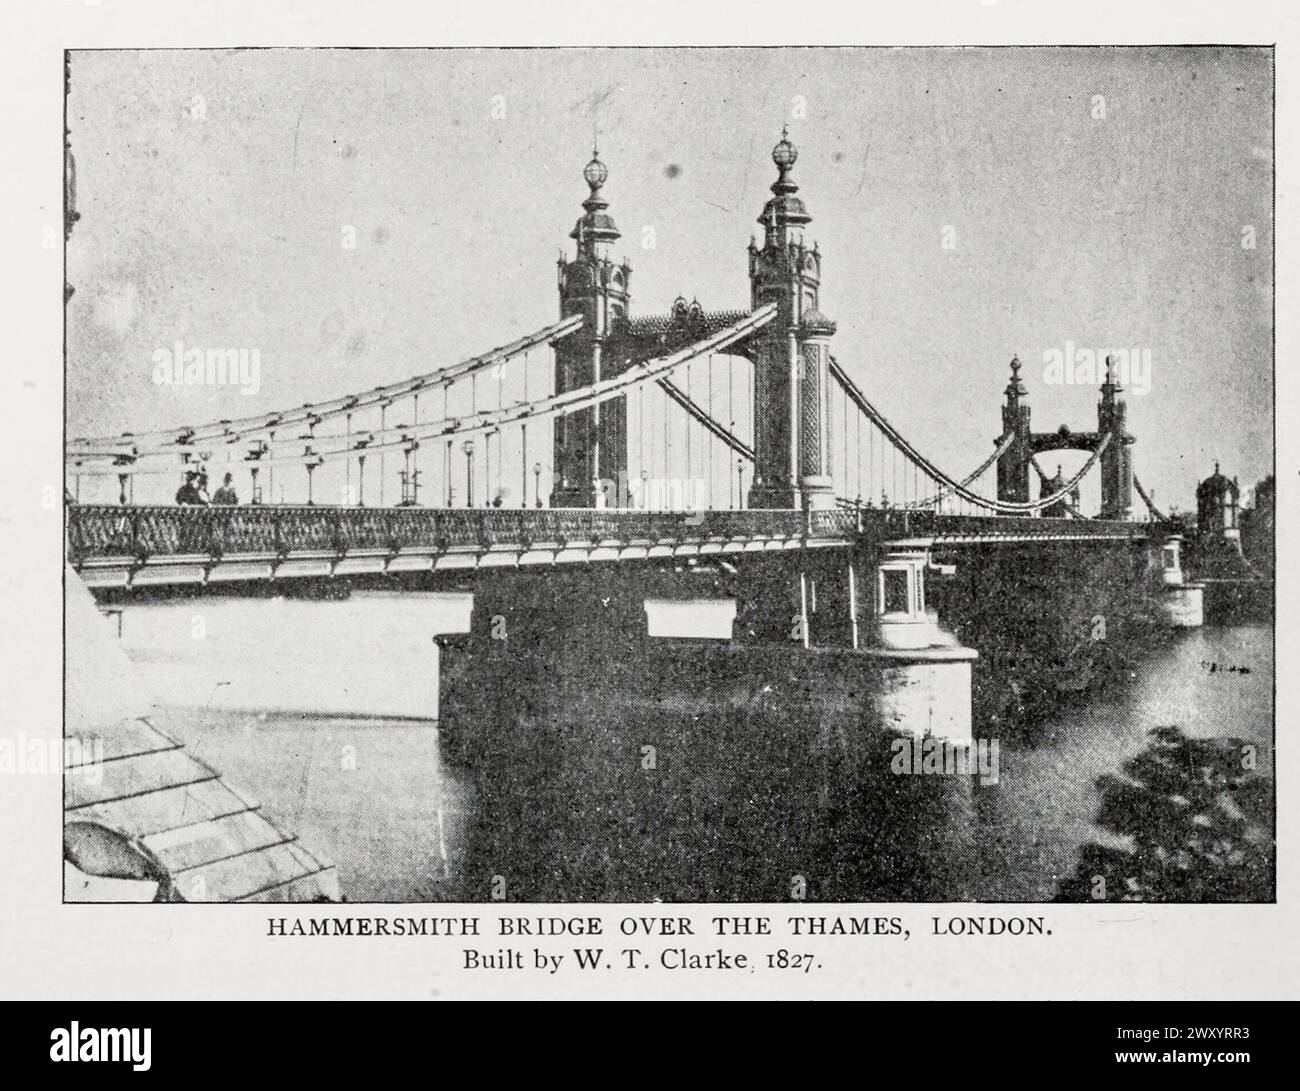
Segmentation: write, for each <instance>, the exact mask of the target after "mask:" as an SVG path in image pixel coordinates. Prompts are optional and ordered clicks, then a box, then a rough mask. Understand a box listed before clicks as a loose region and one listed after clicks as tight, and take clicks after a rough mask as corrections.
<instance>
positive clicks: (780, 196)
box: [758, 127, 812, 227]
mask: <svg viewBox="0 0 1300 1091" xmlns="http://www.w3.org/2000/svg"><path fill="white" fill-rule="evenodd" d="M798 158H799V149H798V148H796V147H795V146H794V144H793V143H792V142H791V140H790V134H789V129H788V128H785V127H783V128H782V129H781V139H780V141H779V142H778V143H777V145H776V147H775V148H773V149H772V162H773V163H775V164H776V169H777V176H776V181H775V182H773V183H772V194H773V196H772V197H771V198H770V199H769V200H768V202H767V204H765V205H764V206H763V214H762V215H761V216H759V218H758V222H759V223H761V224H763V225H764V226H765V227H792V226H794V227H802V226H803V225H804V224H806V223H811V222H812V217H811V216H809V215H808V209H807V208H805V207H804V203H803V201H801V200H800V199H799V198H798V197H796V196H795V194H796V193H797V192H798V191H799V187H798V186H797V185H795V183H794V179H792V178H791V177H790V170H791V168H792V167H793V166H794V164H795V160H796V159H798Z"/></svg>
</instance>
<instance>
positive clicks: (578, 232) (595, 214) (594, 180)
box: [569, 148, 621, 251]
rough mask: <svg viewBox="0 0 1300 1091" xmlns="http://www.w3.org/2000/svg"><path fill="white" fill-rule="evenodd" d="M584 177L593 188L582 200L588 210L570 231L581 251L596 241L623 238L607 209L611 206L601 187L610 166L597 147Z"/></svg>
mask: <svg viewBox="0 0 1300 1091" xmlns="http://www.w3.org/2000/svg"><path fill="white" fill-rule="evenodd" d="M582 177H583V178H584V179H585V180H586V182H587V187H588V189H590V190H591V192H590V193H589V194H588V195H587V199H586V200H585V201H583V202H582V207H583V208H585V209H586V210H587V211H586V214H585V215H583V216H581V217H579V219H578V222H577V223H576V224H574V225H573V230H572V231H571V232H570V233H569V238H571V239H575V240H576V241H577V243H578V249H579V251H582V250H583V248H584V247H594V246H595V245H596V243H601V242H605V243H609V242H614V241H615V240H616V239H619V238H621V236H620V234H619V230H618V227H617V226H616V225H615V224H614V217H613V216H611V215H610V214H609V213H608V212H606V211H605V209H607V208H608V207H609V202H608V201H606V200H605V198H604V196H603V195H602V194H601V192H600V187H601V186H603V185H604V184H605V179H607V178H608V177H609V168H608V167H606V166H605V164H604V163H602V162H601V161H600V152H599V151H598V150H597V149H596V148H592V150H591V162H590V163H588V164H587V165H586V167H585V168H584V169H583V171H582Z"/></svg>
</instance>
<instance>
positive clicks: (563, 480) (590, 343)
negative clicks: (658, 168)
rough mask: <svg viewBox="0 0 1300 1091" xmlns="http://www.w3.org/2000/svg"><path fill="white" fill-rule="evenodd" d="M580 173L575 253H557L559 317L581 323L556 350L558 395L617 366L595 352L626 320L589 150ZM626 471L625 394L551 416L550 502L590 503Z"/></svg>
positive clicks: (612, 236)
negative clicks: (578, 318) (575, 317)
mask: <svg viewBox="0 0 1300 1091" xmlns="http://www.w3.org/2000/svg"><path fill="white" fill-rule="evenodd" d="M582 176H583V178H585V179H586V182H587V186H588V188H589V189H590V190H591V192H590V194H588V196H587V199H586V200H585V201H583V202H582V207H583V208H584V209H585V210H586V211H585V213H584V214H583V215H582V216H581V217H580V218H579V219H578V222H577V223H576V224H575V225H574V228H573V231H572V232H571V233H570V235H569V238H571V239H573V240H575V241H576V242H577V244H578V247H577V255H576V257H575V258H574V260H572V261H568V260H566V259H565V257H564V255H563V254H561V255H560V260H559V263H558V264H559V288H560V315H561V317H564V316H567V315H572V314H580V315H582V317H583V326H582V329H581V330H580V331H578V333H576V334H572V335H570V336H568V337H566V338H564V339H563V340H561V341H560V342H558V343H557V345H556V347H555V389H556V392H557V393H563V392H564V391H566V390H575V389H577V388H579V387H584V386H589V385H591V384H592V383H596V382H600V380H602V379H608V378H611V377H612V376H613V375H616V374H618V372H619V371H620V370H621V364H620V365H619V366H614V362H613V361H610V360H607V359H605V358H603V356H602V351H603V349H604V347H605V345H606V343H607V342H608V340H609V338H610V335H611V332H612V331H613V329H614V327H615V325H616V324H618V323H620V322H622V321H623V320H624V319H625V318H626V317H627V309H628V300H629V289H628V282H629V281H630V280H631V277H632V269H631V267H630V266H629V265H628V263H627V262H626V261H624V262H623V263H622V264H621V265H615V264H614V262H613V261H611V260H610V257H609V247H610V244H611V243H613V242H616V241H617V240H618V239H619V238H620V235H619V231H618V228H617V227H616V226H615V225H614V218H613V217H612V216H610V215H609V213H608V212H606V211H605V210H606V209H607V208H608V207H609V202H608V201H606V200H605V198H604V197H603V196H601V192H600V188H601V186H603V185H604V184H605V179H606V178H607V177H608V176H609V171H608V170H607V169H606V167H605V164H604V163H602V162H601V161H600V154H599V152H597V151H595V150H594V149H593V151H592V158H591V162H590V163H588V164H587V166H586V169H585V170H583V172H582ZM626 472H627V400H626V398H624V397H619V398H615V399H612V400H610V401H607V402H605V403H604V404H603V405H598V406H593V407H591V408H589V409H582V410H579V411H578V412H575V413H570V414H568V415H566V416H562V417H558V418H556V422H555V440H554V461H553V464H552V488H551V506H552V507H566V508H590V507H595V506H596V504H597V497H598V496H601V495H602V488H601V486H600V485H599V484H598V483H599V482H601V481H609V482H614V483H615V484H617V483H619V482H620V481H621V480H622V476H621V475H623V474H626ZM605 495H608V493H607V492H605Z"/></svg>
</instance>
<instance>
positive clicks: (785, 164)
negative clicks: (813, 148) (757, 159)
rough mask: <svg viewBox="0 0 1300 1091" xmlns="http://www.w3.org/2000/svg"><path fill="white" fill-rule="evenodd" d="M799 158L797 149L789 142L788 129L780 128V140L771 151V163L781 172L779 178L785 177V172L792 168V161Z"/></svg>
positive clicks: (785, 126) (786, 127) (784, 126)
mask: <svg viewBox="0 0 1300 1091" xmlns="http://www.w3.org/2000/svg"><path fill="white" fill-rule="evenodd" d="M798 158H799V149H798V148H796V147H795V146H794V145H793V144H792V143H791V142H790V127H789V126H788V125H783V126H781V139H780V140H779V141H778V142H777V145H776V147H775V148H773V149H772V162H773V163H775V164H776V165H777V166H778V167H779V168H780V170H781V176H782V177H785V173H786V171H788V170H789V169H790V168H791V167H793V166H794V161H795V160H796V159H798Z"/></svg>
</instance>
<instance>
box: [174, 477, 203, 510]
mask: <svg viewBox="0 0 1300 1091" xmlns="http://www.w3.org/2000/svg"><path fill="white" fill-rule="evenodd" d="M198 478H199V475H198V472H197V471H195V470H190V471H189V472H188V473H187V474H186V475H185V484H184V485H182V486H181V487H180V488H179V489H177V490H176V503H178V504H202V503H203V497H202V496H200V495H199V489H198V485H197V484H196V482H197V481H198Z"/></svg>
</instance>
